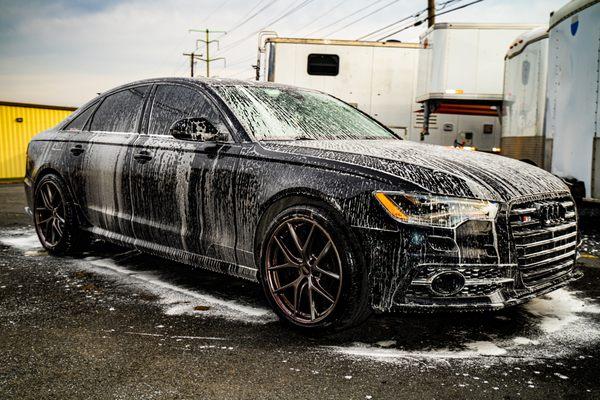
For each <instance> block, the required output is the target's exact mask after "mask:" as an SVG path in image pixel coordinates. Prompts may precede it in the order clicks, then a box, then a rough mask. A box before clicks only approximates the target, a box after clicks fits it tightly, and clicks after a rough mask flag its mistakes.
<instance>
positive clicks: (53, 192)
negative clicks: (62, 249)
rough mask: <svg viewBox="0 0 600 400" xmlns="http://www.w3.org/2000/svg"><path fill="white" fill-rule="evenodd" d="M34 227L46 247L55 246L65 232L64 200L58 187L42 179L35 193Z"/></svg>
mask: <svg viewBox="0 0 600 400" xmlns="http://www.w3.org/2000/svg"><path fill="white" fill-rule="evenodd" d="M34 207H35V211H34V216H35V221H34V222H35V227H36V229H37V231H38V235H39V237H40V240H41V241H42V244H43V245H44V247H46V248H53V247H56V246H57V245H58V244H59V243H60V241H61V239H62V238H63V235H64V232H65V221H66V219H65V211H66V210H65V202H64V198H63V196H62V193H61V191H60V188H59V187H58V186H57V185H56V183H54V182H53V181H51V180H47V181H44V182H43V183H42V184H41V186H40V187H39V188H38V189H37V191H36V194H35V205H34Z"/></svg>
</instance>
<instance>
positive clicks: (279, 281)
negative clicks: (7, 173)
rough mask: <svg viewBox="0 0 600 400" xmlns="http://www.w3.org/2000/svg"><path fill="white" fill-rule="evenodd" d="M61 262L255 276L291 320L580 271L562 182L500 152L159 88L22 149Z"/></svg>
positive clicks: (310, 110) (199, 84)
mask: <svg viewBox="0 0 600 400" xmlns="http://www.w3.org/2000/svg"><path fill="white" fill-rule="evenodd" d="M25 187H26V193H27V198H28V202H29V206H30V209H31V211H32V215H33V219H34V224H35V228H36V231H37V234H38V236H39V239H40V241H41V243H42V244H43V246H44V247H45V248H46V249H47V250H48V251H49V252H50V253H51V254H54V255H66V254H69V253H73V252H77V251H81V250H82V249H83V248H85V245H86V244H87V243H89V241H90V239H91V238H101V239H104V240H107V241H111V242H116V243H118V244H120V245H123V246H127V247H131V248H135V249H138V250H140V251H143V252H147V253H151V254H154V255H157V256H161V257H165V258H169V259H172V260H176V261H180V262H184V263H188V264H191V265H194V266H200V267H203V268H207V269H209V270H213V271H218V272H222V273H226V274H229V275H233V276H237V277H241V278H246V279H250V280H253V281H258V282H260V284H261V285H262V287H263V288H264V292H265V295H266V297H267V298H268V300H269V302H270V304H271V305H272V307H273V309H274V310H275V312H276V313H277V314H278V315H279V316H280V318H281V319H282V320H283V321H287V322H288V323H289V324H290V325H292V326H294V327H298V328H301V329H305V330H319V329H325V328H342V327H347V326H350V325H355V324H358V323H360V322H361V321H363V320H364V319H366V318H367V317H368V316H369V314H370V313H371V312H372V311H379V312H384V311H393V310H407V309H414V310H437V309H445V310H448V309H457V310H494V309H500V308H503V307H506V306H511V305H515V304H519V303H522V302H524V301H527V300H528V299H531V298H533V297H535V296H538V295H541V294H543V293H546V292H549V291H552V290H555V289H557V288H559V287H562V286H564V285H566V284H567V283H568V282H570V281H571V280H573V279H575V278H577V277H578V274H579V272H577V271H575V270H574V264H575V260H576V257H577V243H578V232H577V215H576V210H575V204H574V202H573V199H572V197H571V196H570V194H569V191H568V188H567V186H565V184H564V183H563V182H562V181H561V180H560V179H558V178H556V177H555V176H553V175H551V174H549V173H547V172H545V171H543V170H541V169H539V168H537V167H534V166H531V165H528V164H525V163H522V162H519V161H515V160H512V159H508V158H504V157H501V156H497V155H491V154H484V153H477V152H470V151H464V150H456V149H450V148H445V147H441V146H432V145H424V144H418V143H413V142H409V141H405V140H401V139H400V138H399V137H398V136H396V135H395V134H394V133H393V132H392V131H390V130H389V129H387V128H386V127H385V126H383V125H382V124H380V123H379V122H377V121H375V120H373V119H372V118H370V117H369V116H367V115H366V114H364V113H362V112H361V111H359V110H357V109H355V108H353V107H351V106H350V105H348V104H346V103H344V102H342V101H340V100H338V99H336V98H333V97H331V96H329V95H326V94H324V93H321V92H318V91H313V90H305V89H299V88H294V87H289V86H281V85H273V84H268V83H258V82H255V83H252V82H247V81H235V80H224V79H213V80H197V79H182V78H164V79H154V80H145V81H139V82H135V83H131V84H128V85H124V86H121V87H118V88H116V89H113V90H110V91H108V92H106V93H103V94H102V95H100V96H98V97H97V98H95V99H93V100H92V101H90V102H89V103H87V104H86V105H84V106H83V107H81V108H80V109H79V110H78V111H76V112H75V113H74V114H73V115H72V116H70V117H69V118H67V119H66V120H65V121H63V122H62V123H60V124H59V125H58V126H56V127H55V128H53V129H50V130H48V131H46V132H43V133H40V134H39V135H37V136H36V137H35V138H34V139H33V140H32V141H31V143H30V144H29V148H28V161H27V174H26V178H25Z"/></svg>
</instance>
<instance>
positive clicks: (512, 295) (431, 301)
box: [390, 270, 583, 312]
mask: <svg viewBox="0 0 600 400" xmlns="http://www.w3.org/2000/svg"><path fill="white" fill-rule="evenodd" d="M582 276H583V273H581V272H580V271H577V270H571V271H570V272H568V273H566V274H564V275H562V276H560V277H558V278H556V279H553V280H551V281H548V282H546V283H544V284H543V285H540V286H539V287H536V288H533V289H521V290H519V289H515V283H514V280H513V279H509V278H502V279H498V280H496V282H494V281H492V280H489V281H485V282H484V281H475V280H471V281H470V280H465V287H469V286H478V287H480V286H486V287H487V288H488V289H487V290H488V293H487V294H483V295H479V296H478V295H465V296H448V297H441V296H436V294H435V293H433V292H431V291H429V293H430V295H429V296H421V297H411V296H406V302H403V303H394V305H393V306H392V307H391V309H390V311H421V312H432V311H494V310H501V309H503V308H507V307H512V306H515V305H518V304H523V303H525V302H527V301H529V300H531V299H533V298H535V297H538V296H542V295H544V294H546V293H549V292H552V291H554V290H557V289H560V288H562V287H564V286H566V285H568V284H569V283H570V282H573V281H576V280H578V279H580V278H581V277H582ZM419 283H420V282H419ZM418 286H425V285H419V284H418ZM426 290H428V289H426ZM409 293H410V290H409Z"/></svg>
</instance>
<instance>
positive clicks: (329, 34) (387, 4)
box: [325, 0, 400, 37]
mask: <svg viewBox="0 0 600 400" xmlns="http://www.w3.org/2000/svg"><path fill="white" fill-rule="evenodd" d="M398 1H400V0H392V1H390V2H389V3H386V4H384V5H383V6H381V7H379V8H378V9H376V10H373V11H371V12H370V13H368V14H367V15H363V16H362V17H360V18H358V19H355V20H354V21H352V22H349V23H347V24H346V25H344V26H342V27H341V28H339V29H337V30H335V31H333V32H331V33H328V34H327V35H325V37H328V36H331V35H333V34H335V33H338V32H339V31H343V30H344V29H346V28H347V27H349V26H351V25H354V24H356V23H357V22H360V21H362V20H363V19H365V18H368V17H370V16H371V15H373V14H377V13H378V12H379V11H381V10H383V9H385V8H388V7H389V6H391V5H393V4H395V3H397V2H398Z"/></svg>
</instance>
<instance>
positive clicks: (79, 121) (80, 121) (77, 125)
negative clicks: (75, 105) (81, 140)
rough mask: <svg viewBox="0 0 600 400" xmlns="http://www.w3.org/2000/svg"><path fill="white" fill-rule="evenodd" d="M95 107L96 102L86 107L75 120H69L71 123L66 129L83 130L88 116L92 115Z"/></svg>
mask: <svg viewBox="0 0 600 400" xmlns="http://www.w3.org/2000/svg"><path fill="white" fill-rule="evenodd" d="M95 108H96V104H93V105H91V106H89V107H88V108H86V109H85V110H84V111H82V112H81V113H80V114H79V115H78V116H76V117H75V119H74V120H73V121H71V122H69V124H68V125H67V126H66V127H65V128H64V130H66V131H81V130H83V128H84V126H85V123H86V122H87V120H88V118H89V117H90V115H91V114H92V112H93V111H94V109H95Z"/></svg>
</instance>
